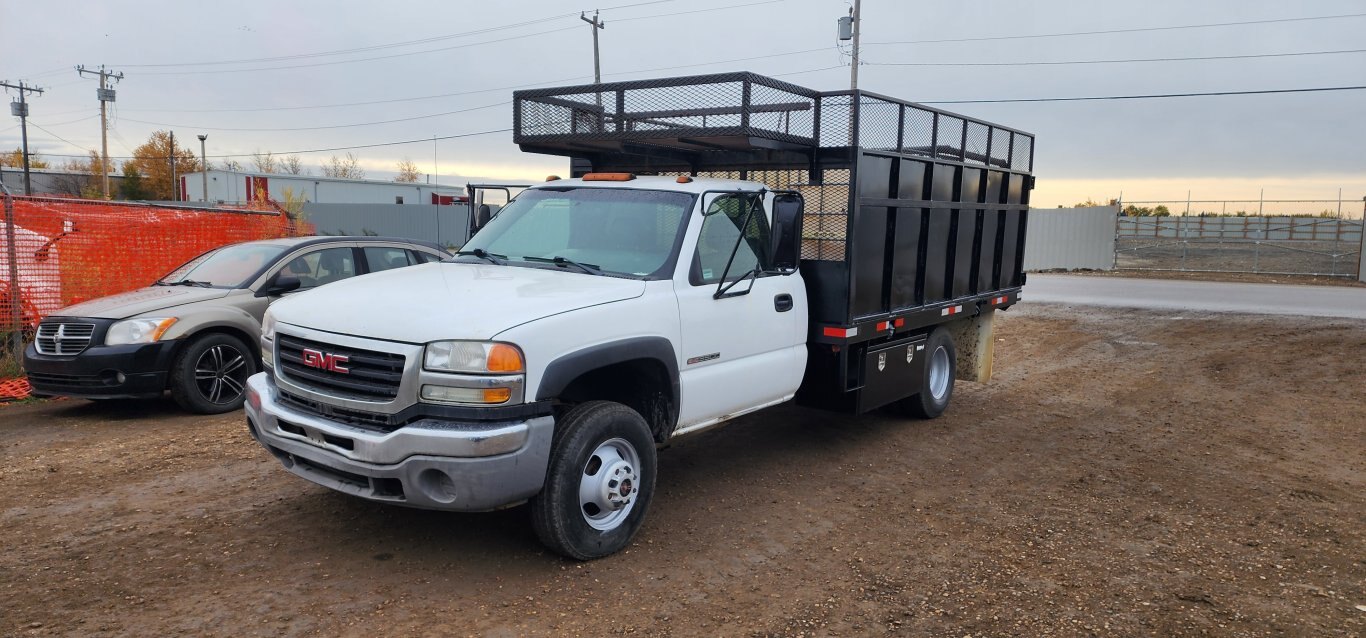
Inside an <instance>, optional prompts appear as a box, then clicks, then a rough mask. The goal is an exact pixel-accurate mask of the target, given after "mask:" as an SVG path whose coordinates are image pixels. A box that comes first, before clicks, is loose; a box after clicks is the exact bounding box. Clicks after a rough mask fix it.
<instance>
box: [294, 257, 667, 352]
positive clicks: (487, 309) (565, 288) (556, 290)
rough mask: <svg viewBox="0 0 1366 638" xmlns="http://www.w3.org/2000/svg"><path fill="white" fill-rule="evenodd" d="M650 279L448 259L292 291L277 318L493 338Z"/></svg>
mask: <svg viewBox="0 0 1366 638" xmlns="http://www.w3.org/2000/svg"><path fill="white" fill-rule="evenodd" d="M644 292H645V282H643V281H639V280H635V279H618V278H614V277H604V276H594V275H585V274H580V273H575V272H569V271H564V270H549V269H540V268H521V267H515V266H495V265H492V264H490V265H484V264H460V263H440V264H425V265H421V266H411V267H408V268H399V269H396V270H389V271H385V272H381V273H376V274H373V275H366V276H364V277H357V278H354V279H348V280H345V281H339V282H337V283H334V284H328V285H326V286H323V287H321V288H317V289H315V290H311V291H308V292H303V293H299V294H295V295H290V296H289V297H287V298H286V299H283V300H281V301H279V302H277V303H276V304H275V305H273V306H271V314H273V315H274V316H275V319H276V321H278V322H280V323H285V324H293V325H297V326H303V327H305V328H313V329H315V330H325V331H327V332H335V333H340V334H346V335H353V336H358V337H367V338H371V339H384V340H387V341H401V342H406V343H426V342H429V341H440V340H443V339H476V340H478V339H491V338H493V337H494V336H495V335H497V334H498V333H500V332H503V331H504V330H507V329H508V328H511V327H513V326H517V325H520V324H523V323H527V322H528V321H535V320H537V319H540V318H542V317H548V316H550V315H556V314H560V313H564V312H569V311H571V310H577V309H579V308H587V307H588V306H596V305H600V304H605V303H611V302H614V301H622V300H625V299H631V298H633V297H639V296H640V295H642V294H644Z"/></svg>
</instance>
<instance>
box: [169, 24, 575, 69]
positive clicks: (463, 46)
mask: <svg viewBox="0 0 1366 638" xmlns="http://www.w3.org/2000/svg"><path fill="white" fill-rule="evenodd" d="M577 28H578V27H577V26H573V27H562V28H559V29H551V30H549V31H537V32H535V33H525V34H522V35H514V36H508V37H506V38H500V39H497V40H485V41H483V42H470V43H468V44H457V45H453V46H448V47H441V48H439V49H423V50H421V51H408V52H406V53H391V54H389V55H379V56H374V57H369V58H354V59H350V60H333V61H331V62H314V63H312V64H291V65H288V66H266V67H255V68H250V69H205V70H202V71H145V72H143V74H144V75H202V74H217V73H255V72H261V71H285V70H289V69H310V68H314V67H320V66H334V65H337V64H351V63H353V62H373V61H375V60H390V59H393V58H402V57H407V56H410V55H423V54H427V53H440V52H442V51H453V50H455V49H467V48H469V47H477V46H484V45H487V44H497V43H499V42H508V41H510V40H521V39H523V38H534V37H536V36H541V35H549V34H551V33H559V32H561V31H568V30H570V29H577Z"/></svg>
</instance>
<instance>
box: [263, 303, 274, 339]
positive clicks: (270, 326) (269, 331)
mask: <svg viewBox="0 0 1366 638" xmlns="http://www.w3.org/2000/svg"><path fill="white" fill-rule="evenodd" d="M261 338H262V339H266V340H272V339H274V338H275V315H273V314H271V313H270V309H266V316H264V317H262V318H261Z"/></svg>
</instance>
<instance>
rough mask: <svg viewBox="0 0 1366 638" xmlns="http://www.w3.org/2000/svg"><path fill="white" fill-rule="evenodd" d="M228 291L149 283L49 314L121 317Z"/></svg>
mask: <svg viewBox="0 0 1366 638" xmlns="http://www.w3.org/2000/svg"><path fill="white" fill-rule="evenodd" d="M230 292H232V291H231V290H228V289H224V288H198V287H194V286H150V287H147V288H139V289H137V290H130V291H128V292H121V293H119V294H117V295H110V296H108V297H100V298H99V299H92V300H90V301H86V302H82V303H78V304H76V305H74V306H67V307H66V308H62V309H61V310H58V311H57V312H54V313H52V314H53V315H55V316H59V317H91V318H95V319H124V318H127V317H133V316H136V315H141V314H145V313H149V312H155V311H157V310H165V309H167V308H171V307H174V306H183V305H185V304H188V303H195V302H196V301H206V300H209V299H218V298H220V297H225V296H227V294H228V293H230Z"/></svg>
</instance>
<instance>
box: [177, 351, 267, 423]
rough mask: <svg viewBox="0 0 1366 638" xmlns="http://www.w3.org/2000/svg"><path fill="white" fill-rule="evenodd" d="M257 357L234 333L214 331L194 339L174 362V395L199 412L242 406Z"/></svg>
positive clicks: (190, 409) (229, 410) (186, 406)
mask: <svg viewBox="0 0 1366 638" xmlns="http://www.w3.org/2000/svg"><path fill="white" fill-rule="evenodd" d="M253 374H256V358H255V357H254V356H253V355H252V353H251V350H249V349H247V346H246V345H245V344H243V343H242V341H241V340H240V339H238V338H236V337H233V336H231V335H226V334H222V333H210V334H205V335H200V336H197V337H193V338H191V339H190V342H189V343H187V344H185V347H184V348H183V349H182V350H181V351H180V354H178V355H176V358H175V362H174V363H172V364H171V382H170V386H171V398H173V399H175V402H176V403H178V404H180V407H182V408H185V409H186V410H189V411H190V412H194V413H197V414H222V413H224V412H231V411H233V410H237V409H240V408H241V407H242V400H243V399H244V398H245V396H246V383H247V377H249V376H251V375H253Z"/></svg>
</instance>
